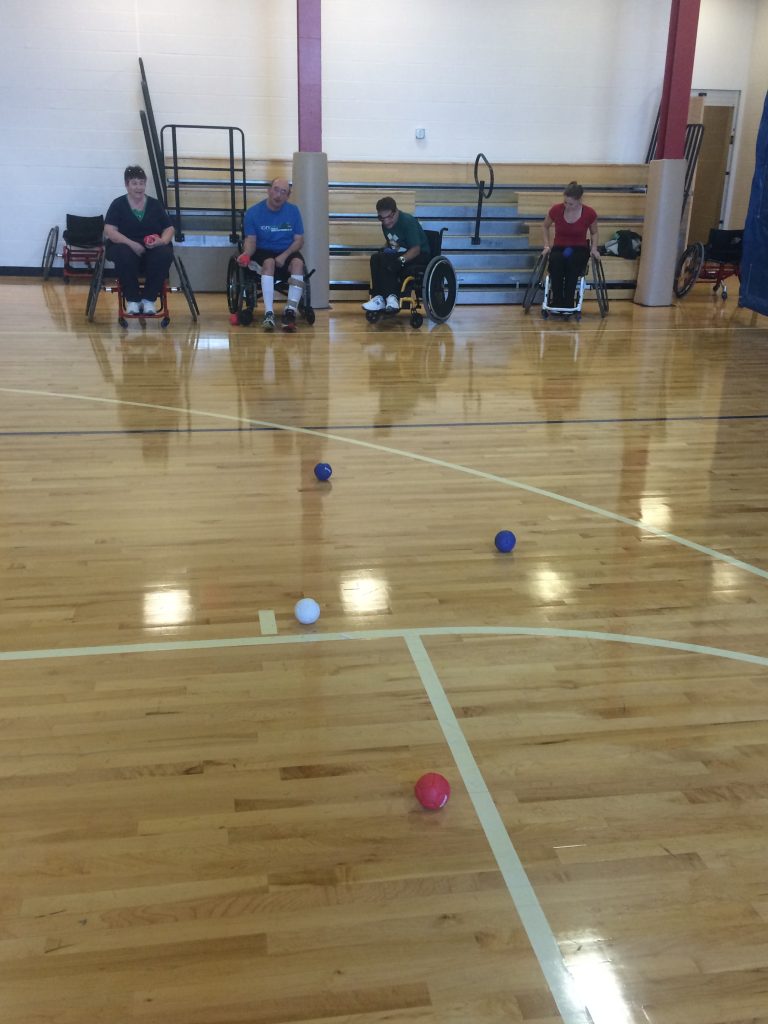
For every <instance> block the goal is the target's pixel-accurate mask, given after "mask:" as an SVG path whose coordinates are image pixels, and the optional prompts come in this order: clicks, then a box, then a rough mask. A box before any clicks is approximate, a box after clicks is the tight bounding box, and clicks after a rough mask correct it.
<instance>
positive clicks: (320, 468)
mask: <svg viewBox="0 0 768 1024" xmlns="http://www.w3.org/2000/svg"><path fill="white" fill-rule="evenodd" d="M332 472H333V470H332V469H331V467H330V466H329V465H328V463H327V462H318V464H317V465H316V466H315V476H316V477H317V479H318V480H327V479H328V478H329V477H330V475H331V473H332Z"/></svg>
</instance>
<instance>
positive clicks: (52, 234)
mask: <svg viewBox="0 0 768 1024" xmlns="http://www.w3.org/2000/svg"><path fill="white" fill-rule="evenodd" d="M63 239H64V246H63V248H62V251H61V259H63V260H64V269H63V270H62V276H63V277H64V279H65V281H66V280H68V279H69V278H70V277H91V276H92V274H93V272H94V270H95V269H96V266H97V265H98V262H99V260H100V259H101V256H102V253H103V252H104V241H103V239H104V218H103V217H101V216H98V217H80V216H78V214H75V213H68V214H67V226H66V228H65V229H64V234H63ZM58 244H59V228H58V225H56V226H55V227H52V228H51V230H50V231H49V232H48V238H47V239H46V242H45V249H44V251H43V262H42V270H43V280H47V279H48V276H49V275H50V273H51V267H52V266H53V261H54V259H56V257H57V256H58V255H59V254H58V253H57V252H56V249H57V247H58Z"/></svg>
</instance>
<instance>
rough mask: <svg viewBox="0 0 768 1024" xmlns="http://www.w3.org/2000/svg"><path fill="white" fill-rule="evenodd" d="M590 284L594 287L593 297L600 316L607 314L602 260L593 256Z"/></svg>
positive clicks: (606, 293) (606, 295)
mask: <svg viewBox="0 0 768 1024" xmlns="http://www.w3.org/2000/svg"><path fill="white" fill-rule="evenodd" d="M592 286H593V288H594V289H595V298H596V299H597V305H598V309H599V310H600V316H601V317H604V316H607V314H608V289H607V288H606V286H605V273H604V272H603V264H602V262H601V261H600V260H598V259H596V258H595V257H594V256H593V257H592Z"/></svg>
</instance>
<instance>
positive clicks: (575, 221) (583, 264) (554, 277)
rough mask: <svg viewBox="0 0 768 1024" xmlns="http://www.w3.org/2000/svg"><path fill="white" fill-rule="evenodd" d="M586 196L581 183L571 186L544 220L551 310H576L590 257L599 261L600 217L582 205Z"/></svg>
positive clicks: (574, 183)
mask: <svg viewBox="0 0 768 1024" xmlns="http://www.w3.org/2000/svg"><path fill="white" fill-rule="evenodd" d="M583 195H584V189H583V188H582V186H581V185H579V184H578V182H575V181H571V182H569V184H568V185H566V186H565V189H564V190H563V201H562V203H557V204H556V205H555V206H552V207H550V209H549V212H548V213H547V216H546V217H545V218H544V252H545V253H549V280H550V283H551V285H552V306H554V307H556V308H559V309H572V308H573V307H574V306H575V295H576V282H577V281H578V279H579V278H580V277H581V275H582V274H583V273H584V271H585V270H586V268H587V263H588V262H589V257H590V255H592V256H595V257H597V259H599V258H600V254H599V253H598V251H597V246H598V229H597V214H596V213H595V211H594V210H593V209H592V207H591V206H587V205H586V204H584V203H582V201H581V197H582V196H583ZM553 229H554V232H553ZM553 233H554V239H553V237H552V236H553ZM587 233H589V239H587Z"/></svg>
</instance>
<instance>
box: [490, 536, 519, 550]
mask: <svg viewBox="0 0 768 1024" xmlns="http://www.w3.org/2000/svg"><path fill="white" fill-rule="evenodd" d="M493 543H494V544H495V545H496V548H497V549H498V550H499V551H502V552H503V553H504V554H505V555H506V554H507V553H508V552H510V551H511V550H512V548H513V547H514V546H515V544H517V537H515V535H514V533H512V531H511V530H499V532H498V533H497V534H496V536H495V537H494V538H493Z"/></svg>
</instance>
